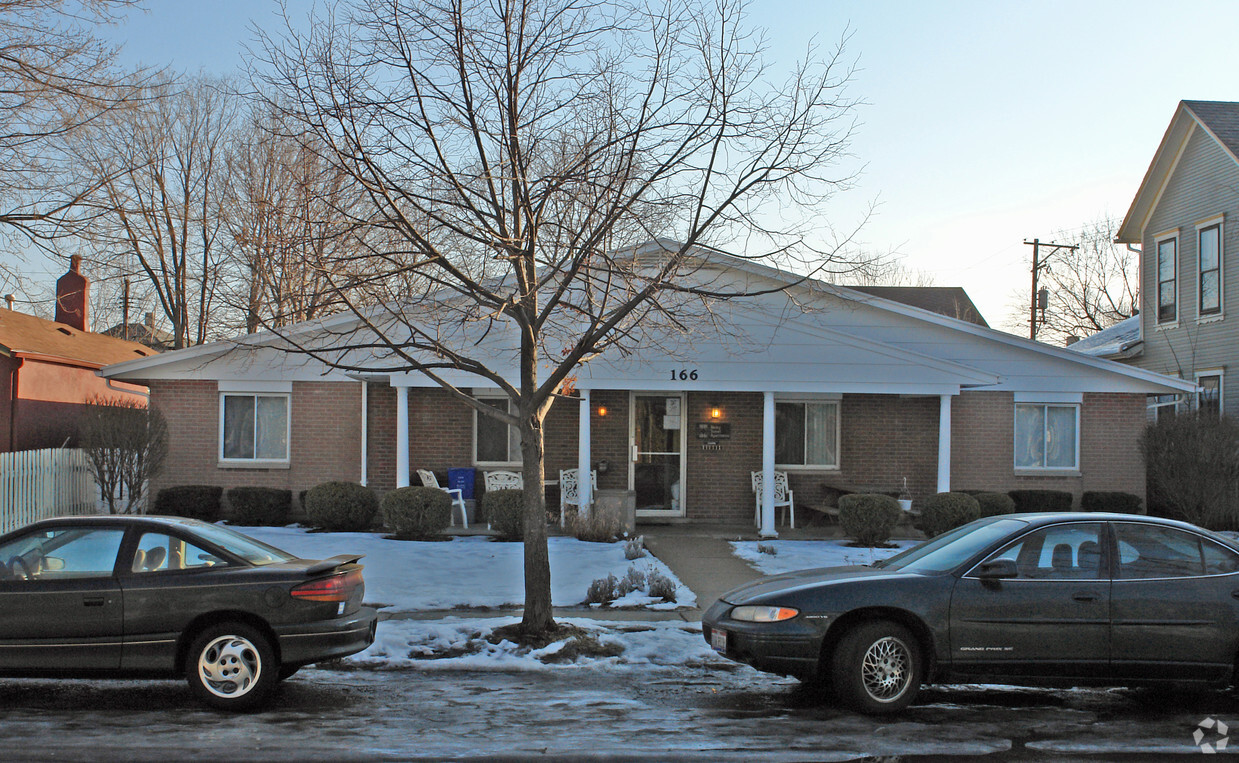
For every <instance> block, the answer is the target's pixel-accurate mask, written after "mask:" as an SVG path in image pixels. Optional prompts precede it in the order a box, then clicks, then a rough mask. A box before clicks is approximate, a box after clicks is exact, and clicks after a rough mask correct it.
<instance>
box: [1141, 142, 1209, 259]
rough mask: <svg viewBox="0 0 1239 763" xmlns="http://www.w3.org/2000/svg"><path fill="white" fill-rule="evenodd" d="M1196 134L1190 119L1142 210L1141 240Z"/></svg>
mask: <svg viewBox="0 0 1239 763" xmlns="http://www.w3.org/2000/svg"><path fill="white" fill-rule="evenodd" d="M1195 134H1196V118H1195V117H1192V121H1191V122H1190V123H1189V124H1188V126H1187V132H1186V133H1184V135H1183V138H1182V139H1181V140H1180V141H1179V145H1178V146H1177V147H1176V148H1175V152H1174V156H1173V157H1172V158H1171V160H1170V165H1169V166H1168V167H1166V171H1165V172H1164V173H1163V174H1162V177H1161V182H1160V183H1158V185H1157V192H1156V193H1154V194H1153V198H1152V200H1151V201H1150V202H1149V206H1148V208H1147V209H1145V210H1144V216H1143V217H1142V218H1141V220H1140V235H1141V239H1142V240H1143V236H1144V231H1145V229H1146V228H1148V227H1149V220H1150V219H1151V218H1152V217H1153V212H1154V211H1155V210H1156V209H1157V207H1158V205H1159V204H1161V203H1162V196H1164V195H1165V194H1166V189H1167V188H1169V187H1170V179H1171V178H1172V177H1174V173H1175V170H1177V169H1179V162H1180V161H1182V159H1183V154H1185V153H1187V144H1188V143H1191V141H1192V136H1193V135H1195Z"/></svg>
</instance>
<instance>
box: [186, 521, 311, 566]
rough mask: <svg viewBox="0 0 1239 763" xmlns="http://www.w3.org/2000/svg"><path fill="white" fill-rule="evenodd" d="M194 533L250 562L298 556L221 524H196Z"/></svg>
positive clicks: (259, 563) (285, 560)
mask: <svg viewBox="0 0 1239 763" xmlns="http://www.w3.org/2000/svg"><path fill="white" fill-rule="evenodd" d="M194 533H196V534H197V535H198V536H200V537H202V538H204V539H205V540H209V541H210V542H212V543H214V544H215V545H217V546H219V547H221V548H223V549H224V550H225V551H228V552H229V553H232V554H236V555H237V556H239V557H241V558H242V559H244V560H245V561H247V562H249V563H250V564H256V565H260V566H261V565H264V564H278V563H280V562H287V561H289V560H291V559H296V558H297V557H295V556H293V555H292V554H290V553H288V552H287V551H281V550H280V549H278V548H276V547H275V546H268V545H267V544H266V543H263V542H262V541H257V540H254V539H253V538H250V537H247V536H245V535H242V534H241V533H239V532H236V531H235V530H230V529H229V528H227V527H221V526H220V525H208V524H197V525H195V526H194Z"/></svg>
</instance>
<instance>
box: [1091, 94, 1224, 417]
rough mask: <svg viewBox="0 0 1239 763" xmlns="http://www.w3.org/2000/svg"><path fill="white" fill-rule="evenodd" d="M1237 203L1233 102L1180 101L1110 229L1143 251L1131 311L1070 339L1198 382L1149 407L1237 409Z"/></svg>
mask: <svg viewBox="0 0 1239 763" xmlns="http://www.w3.org/2000/svg"><path fill="white" fill-rule="evenodd" d="M1237 213H1239V103H1225V102H1218V101H1181V102H1180V103H1179V106H1178V108H1177V109H1176V110H1175V113H1174V117H1173V118H1172V119H1171V120H1170V126H1169V127H1168V128H1167V129H1166V134H1165V136H1164V137H1163V138H1162V142H1161V144H1160V145H1159V146H1158V147H1157V151H1156V153H1155V154H1154V156H1153V161H1152V163H1151V164H1150V165H1149V169H1148V172H1146V173H1145V176H1144V180H1143V181H1142V182H1141V184H1140V188H1139V189H1138V190H1137V192H1136V196H1135V199H1134V200H1133V201H1132V204H1131V208H1130V209H1129V210H1128V212H1127V215H1126V217H1125V218H1124V219H1123V223H1122V225H1121V226H1120V227H1119V232H1118V236H1117V239H1116V240H1117V242H1118V243H1121V244H1128V245H1138V246H1139V247H1140V249H1141V252H1142V253H1141V259H1140V294H1141V303H1142V304H1141V308H1140V315H1139V316H1138V317H1136V318H1134V319H1132V321H1133V322H1132V323H1127V322H1124V324H1121V325H1120V326H1118V327H1115V328H1113V329H1107V331H1106V332H1104V333H1103V335H1102V336H1099V337H1090V340H1091V341H1090V340H1086V341H1088V342H1089V343H1088V344H1085V343H1083V342H1082V343H1081V346H1079V347H1073V349H1078V350H1080V351H1082V352H1090V353H1093V354H1094V355H1097V356H1099V357H1113V358H1115V359H1121V360H1122V361H1123V362H1125V363H1130V364H1132V365H1134V366H1137V367H1140V368H1144V369H1148V370H1151V371H1156V372H1158V373H1162V374H1167V375H1170V376H1175V377H1178V378H1181V379H1183V380H1185V381H1188V382H1191V383H1193V384H1196V385H1199V386H1198V389H1197V390H1193V391H1192V392H1191V393H1189V394H1188V395H1185V396H1184V395H1161V396H1155V397H1153V398H1151V399H1150V406H1151V407H1152V412H1153V414H1154V415H1155V414H1156V412H1157V411H1158V410H1160V409H1162V408H1164V407H1184V406H1188V407H1200V408H1203V409H1207V410H1212V411H1215V412H1217V413H1219V414H1221V413H1237V412H1239V385H1237V384H1236V377H1235V376H1234V374H1233V370H1234V369H1236V368H1239V311H1237V310H1236V307H1239V267H1237V266H1235V265H1231V264H1230V262H1229V260H1231V259H1235V258H1236V257H1239V227H1236V226H1235V225H1234V218H1235V215H1236V214H1237ZM1228 369H1230V370H1232V377H1231V379H1230V380H1229V381H1230V384H1229V386H1228V383H1227V381H1228V380H1227V378H1226V374H1227V370H1228Z"/></svg>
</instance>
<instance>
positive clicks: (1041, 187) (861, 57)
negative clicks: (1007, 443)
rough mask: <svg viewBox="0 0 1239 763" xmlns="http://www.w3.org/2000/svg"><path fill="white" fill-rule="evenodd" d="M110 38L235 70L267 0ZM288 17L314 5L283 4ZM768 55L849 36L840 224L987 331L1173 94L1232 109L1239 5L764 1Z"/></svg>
mask: <svg viewBox="0 0 1239 763" xmlns="http://www.w3.org/2000/svg"><path fill="white" fill-rule="evenodd" d="M147 5H148V6H149V12H148V13H146V14H143V15H136V14H135V15H134V16H133V17H132V18H131V19H130V20H128V21H127V22H126V23H124V24H123V25H122V26H120V27H119V28H117V29H116V30H113V34H114V35H115V36H116V38H117V39H118V40H121V41H124V42H125V43H126V45H127V46H128V51H127V57H128V58H129V59H130V60H131V61H143V62H145V63H148V64H152V65H171V66H172V67H173V68H174V69H177V70H181V71H189V72H194V71H198V70H206V71H208V72H211V73H226V72H230V71H232V70H234V69H235V68H236V67H237V66H238V64H239V62H240V60H241V55H242V47H243V45H245V44H246V43H247V42H249V40H250V39H251V36H252V35H251V33H250V31H249V26H250V25H251V24H258V25H261V26H264V27H267V28H274V27H273V26H271V25H272V24H274V23H275V16H274V13H275V11H276V8H277V6H276V3H275V2H274V0H207V1H205V2H195V1H189V0H148V2H147ZM289 6H290V8H291V9H292V12H293V13H294V14H298V13H301V9H302V8H303V7H304V8H305V9H308V8H309V6H310V4H309V3H308V2H299V1H298V0H289ZM751 10H752V15H753V21H754V22H755V23H757V24H759V25H761V26H764V27H766V28H767V30H768V37H769V41H770V53H771V57H772V58H773V59H774V60H775V61H776V63H777V64H779V65H785V66H786V67H790V66H791V64H792V63H794V61H795V60H796V59H797V58H799V57H801V56H802V55H803V53H804V50H805V47H806V46H807V45H808V44H809V42H810V41H811V39H813V38H816V40H817V42H818V43H819V44H820V45H822V46H823V47H829V46H832V45H833V44H834V43H835V42H837V41H838V39H839V38H840V37H841V36H842V35H843V34H844V32H845V30H847V29H850V31H851V37H850V40H849V41H848V44H847V48H846V53H845V56H847V57H848V58H850V59H855V60H856V62H857V64H858V67H859V68H858V71H857V72H856V75H855V77H854V80H853V84H852V86H851V92H852V94H853V95H854V96H856V97H859V98H862V99H863V100H864V101H865V102H866V105H865V106H863V107H862V108H861V109H860V110H859V112H858V115H859V119H860V122H861V125H860V128H859V130H858V131H857V134H856V136H855V139H854V141H853V144H852V151H853V153H854V154H855V157H856V161H857V162H858V163H860V164H863V165H864V173H863V175H862V176H861V178H860V181H859V182H858V184H857V185H856V187H855V188H854V189H853V190H851V191H849V192H847V193H846V194H844V195H841V196H839V197H838V198H837V200H836V203H835V204H834V210H835V220H836V227H838V228H848V227H849V226H851V225H853V224H854V223H855V222H856V220H858V219H859V217H860V216H861V215H862V214H863V211H864V210H865V209H866V208H867V206H868V205H869V203H870V202H873V201H877V202H878V204H879V206H878V212H877V215H876V216H875V217H874V218H873V219H871V220H870V221H869V223H868V224H867V225H866V226H865V228H864V229H863V230H862V231H861V233H860V243H861V244H862V245H863V246H864V247H865V248H867V249H871V250H876V251H883V252H885V251H891V250H894V251H897V252H898V253H900V254H901V255H903V256H904V263H905V265H907V266H908V267H910V268H913V269H916V270H921V271H925V272H927V273H929V274H931V275H932V276H933V278H934V281H935V283H936V284H937V285H939V286H963V287H965V288H966V289H967V290H968V293H969V294H970V295H971V297H972V299H973V301H975V302H976V303H977V305H978V306H979V307H980V309H981V312H982V314H983V315H984V316H985V317H986V319H987V320H988V321H989V322H990V324H991V325H994V326H1000V325H1002V324H1004V323H1005V322H1006V320H1007V317H1008V315H1009V314H1010V313H1011V312H1012V310H1013V309H1019V306H1020V305H1023V304H1027V300H1028V289H1029V267H1030V264H1031V263H1030V257H1031V247H1028V246H1024V245H1023V243H1022V242H1023V241H1024V240H1026V239H1027V240H1031V239H1033V238H1040V239H1041V240H1043V241H1045V240H1048V239H1051V238H1052V237H1053V236H1054V234H1055V233H1056V232H1057V231H1063V230H1072V229H1078V228H1080V227H1082V226H1083V225H1085V224H1087V223H1089V222H1091V221H1094V220H1097V219H1099V218H1102V217H1109V216H1114V217H1122V215H1123V214H1124V213H1125V212H1126V211H1127V207H1128V205H1129V204H1130V203H1131V200H1132V198H1133V196H1134V195H1135V192H1136V188H1137V186H1138V184H1139V182H1140V180H1141V178H1142V177H1143V176H1144V172H1145V170H1146V169H1147V168H1148V165H1149V162H1150V160H1151V159H1152V157H1153V152H1154V151H1155V150H1156V148H1157V145H1158V142H1159V141H1160V140H1161V137H1162V134H1163V132H1164V131H1165V129H1166V126H1167V125H1168V124H1169V122H1170V118H1171V116H1172V115H1173V113H1174V109H1175V106H1176V104H1177V103H1178V102H1179V101H1180V100H1182V99H1189V100H1190V99H1199V100H1229V101H1239V76H1237V75H1239V44H1236V43H1235V41H1234V33H1235V30H1236V28H1239V23H1237V22H1239V2H1234V1H1233V0H1229V1H1226V2H1206V1H1204V0H1175V2H1166V1H1165V0H1151V1H1146V0H1121V1H1115V0H1062V1H1059V0H1040V1H1038V2H1016V1H1013V0H987V1H980V2H976V1H972V0H968V1H965V0H955V1H948V0H944V1H940V2H910V1H907V0H818V1H816V2H813V1H808V0H757V1H756V2H754V3H753V5H752V7H751Z"/></svg>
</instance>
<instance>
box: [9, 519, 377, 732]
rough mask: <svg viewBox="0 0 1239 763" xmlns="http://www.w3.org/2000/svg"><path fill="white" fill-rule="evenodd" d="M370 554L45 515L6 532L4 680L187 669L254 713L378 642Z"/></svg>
mask: <svg viewBox="0 0 1239 763" xmlns="http://www.w3.org/2000/svg"><path fill="white" fill-rule="evenodd" d="M360 558H361V557H359V556H355V555H354V556H348V555H343V556H336V557H333V558H331V559H328V560H325V561H314V560H306V559H298V558H296V557H295V556H293V555H292V554H288V553H286V552H284V551H281V550H279V549H277V548H273V547H271V546H268V545H266V544H265V543H261V542H259V541H256V540H254V539H252V538H249V537H246V536H245V535H242V534H241V533H238V532H235V531H233V530H230V529H228V528H227V527H222V526H219V525H212V524H206V523H204V522H198V521H196V520H192V519H182V518H179V517H154V516H97V517H96V516H92V517H65V518H60V519H49V520H44V521H41V522H36V523H34V524H31V525H27V526H26V527H23V528H21V529H19V530H16V531H14V532H11V533H9V534H7V535H5V536H3V537H0V613H2V614H0V676H9V677H13V676H18V677H47V676H60V677H117V678H122V677H133V678H175V677H181V676H183V677H185V679H186V680H187V681H188V682H189V686H190V689H191V690H192V691H193V693H194V694H195V695H196V696H197V697H199V698H200V699H202V700H203V701H204V702H206V703H207V704H209V705H212V706H215V707H219V708H224V709H230V710H244V709H249V708H253V707H255V706H257V705H258V704H260V703H261V702H262V701H263V700H265V699H266V698H267V697H268V696H269V695H270V693H271V691H272V689H273V688H274V687H275V684H276V683H277V682H278V681H280V680H282V679H284V678H287V677H288V676H291V675H292V674H293V673H294V672H296V671H297V669H298V668H300V667H301V666H303V665H308V664H310V663H313V662H319V661H322V660H326V659H332V658H337V657H344V656H346V655H349V654H353V653H354V652H359V651H361V650H362V649H365V648H366V647H367V646H369V645H370V644H371V643H373V642H374V630H375V624H376V622H377V615H376V613H375V611H374V610H373V609H371V608H369V607H363V606H362V605H361V603H362V597H363V595H364V593H365V585H364V583H363V582H362V574H361V571H362V567H361V565H359V564H357V560H358V559H360Z"/></svg>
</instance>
